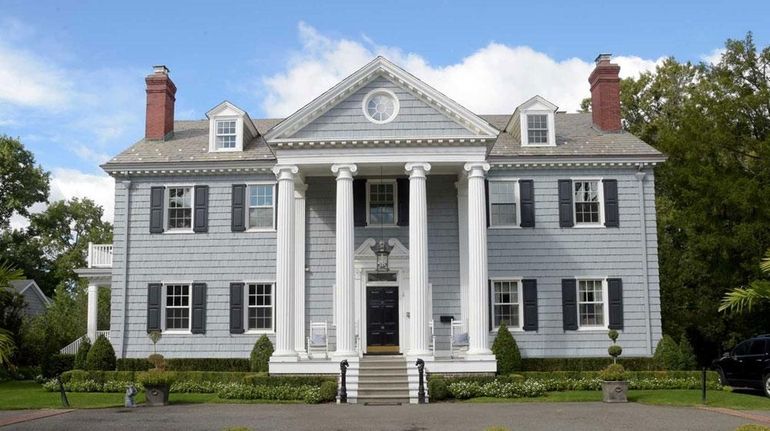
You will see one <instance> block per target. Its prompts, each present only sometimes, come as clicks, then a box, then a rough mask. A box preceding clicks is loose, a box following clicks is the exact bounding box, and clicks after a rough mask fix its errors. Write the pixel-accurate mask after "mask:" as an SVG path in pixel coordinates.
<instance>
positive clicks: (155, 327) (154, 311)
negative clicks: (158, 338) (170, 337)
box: [147, 283, 163, 332]
mask: <svg viewBox="0 0 770 431" xmlns="http://www.w3.org/2000/svg"><path fill="white" fill-rule="evenodd" d="M162 288H163V285H161V284H160V283H150V284H148V285H147V332H152V331H160V302H161V298H160V297H161V289H162Z"/></svg>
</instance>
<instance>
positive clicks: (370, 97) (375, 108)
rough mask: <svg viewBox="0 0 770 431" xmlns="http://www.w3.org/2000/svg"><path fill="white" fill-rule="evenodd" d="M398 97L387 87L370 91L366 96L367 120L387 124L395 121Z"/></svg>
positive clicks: (364, 107) (364, 105)
mask: <svg viewBox="0 0 770 431" xmlns="http://www.w3.org/2000/svg"><path fill="white" fill-rule="evenodd" d="M398 107H399V106H398V98H397V97H396V95H395V94H394V93H393V92H392V91H390V90H385V89H377V90H373V91H370V92H369V94H367V95H366V97H364V102H363V107H362V108H363V110H364V116H365V117H366V119H367V120H369V121H371V122H372V123H376V124H385V123H388V122H391V121H393V119H394V118H396V115H398Z"/></svg>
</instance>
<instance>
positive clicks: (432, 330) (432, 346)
mask: <svg viewBox="0 0 770 431" xmlns="http://www.w3.org/2000/svg"><path fill="white" fill-rule="evenodd" d="M428 326H429V327H430V349H431V350H432V351H433V357H434V358H435V357H436V325H435V324H434V323H433V319H430V322H428Z"/></svg>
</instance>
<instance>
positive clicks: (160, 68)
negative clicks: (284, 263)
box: [152, 64, 169, 75]
mask: <svg viewBox="0 0 770 431" xmlns="http://www.w3.org/2000/svg"><path fill="white" fill-rule="evenodd" d="M152 71H153V72H154V73H155V74H156V75H168V72H169V70H168V67H166V65H164V64H159V65H156V66H152Z"/></svg>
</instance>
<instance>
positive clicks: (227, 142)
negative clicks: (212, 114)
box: [217, 120, 238, 150]
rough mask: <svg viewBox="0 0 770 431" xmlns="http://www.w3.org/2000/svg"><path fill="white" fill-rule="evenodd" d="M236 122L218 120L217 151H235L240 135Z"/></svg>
mask: <svg viewBox="0 0 770 431" xmlns="http://www.w3.org/2000/svg"><path fill="white" fill-rule="evenodd" d="M236 123H237V121H236V120H217V150H230V149H235V147H236V146H237V140H238V135H237V133H236Z"/></svg>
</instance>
